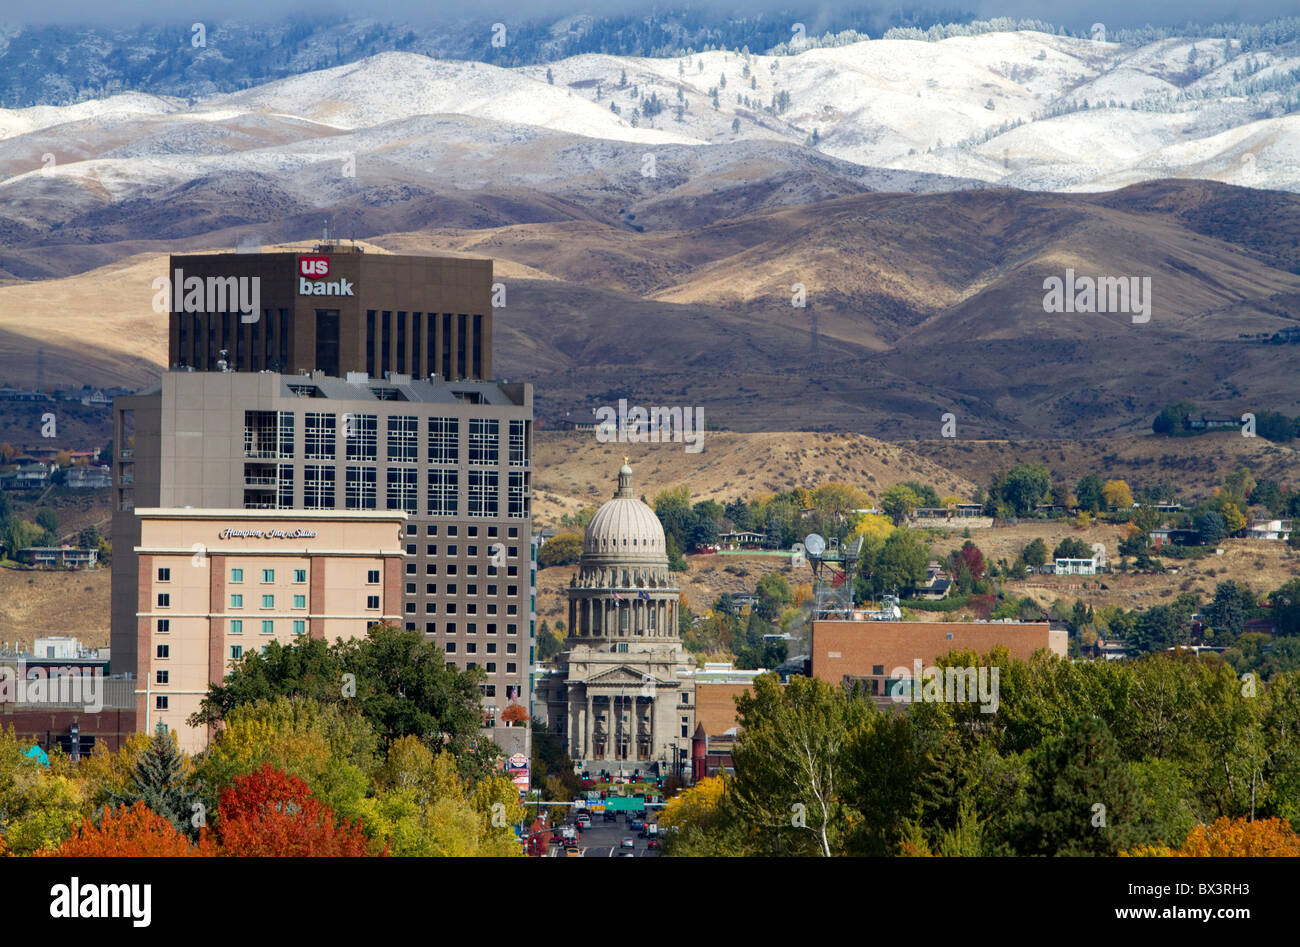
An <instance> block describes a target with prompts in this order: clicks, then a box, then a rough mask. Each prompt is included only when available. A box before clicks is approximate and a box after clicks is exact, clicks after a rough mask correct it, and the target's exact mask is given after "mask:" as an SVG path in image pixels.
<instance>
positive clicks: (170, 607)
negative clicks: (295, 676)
mask: <svg viewBox="0 0 1300 947" xmlns="http://www.w3.org/2000/svg"><path fill="white" fill-rule="evenodd" d="M135 514H136V516H137V517H138V518H139V521H140V543H139V545H138V546H137V547H136V550H135V552H136V557H137V560H138V566H137V568H138V570H139V573H138V574H139V596H138V599H137V601H136V613H137V615H138V616H139V617H138V619H137V625H138V629H137V656H136V668H137V672H136V679H137V680H138V681H139V684H140V686H139V688H137V694H136V719H137V722H138V724H139V725H140V728H141V729H144V730H149V729H150V728H152V727H155V726H157V725H158V724H159V723H160V722H161V723H165V724H166V725H167V726H168V727H169V728H170V729H172V730H175V731H176V732H177V733H178V735H179V738H180V743H181V746H182V748H184V749H186V750H188V751H190V752H195V751H197V750H201V749H202V748H203V747H204V746H206V745H207V742H208V738H209V733H208V732H207V730H206V728H199V729H195V728H192V727H189V726H188V725H187V724H186V722H185V721H186V718H188V717H189V716H190V714H192V713H194V712H195V711H197V710H198V709H199V703H200V701H201V700H202V699H203V695H204V694H206V693H207V690H208V684H209V682H211V681H220V680H221V679H222V678H223V677H224V676H225V672H226V668H227V666H228V664H229V662H231V661H237V660H239V659H240V658H242V657H243V656H244V653H245V652H246V651H251V650H252V649H255V648H261V647H264V646H265V645H266V644H267V643H268V642H271V641H278V642H280V643H281V644H290V643H291V642H293V641H294V640H295V639H297V638H299V637H301V636H304V635H308V636H311V637H313V638H323V639H325V640H326V641H333V640H334V639H336V638H355V637H359V636H361V635H364V634H365V633H366V629H367V628H368V627H369V626H370V625H371V624H373V623H375V622H381V621H382V622H391V623H400V622H401V620H402V589H401V583H402V561H403V559H404V550H403V532H404V529H403V527H404V526H405V524H406V514H405V513H403V512H391V513H390V512H387V511H383V512H381V511H374V512H366V511H333V510H331V511H320V510H301V511H287V510H286V511H275V510H194V509H179V510H178V509H138V510H135Z"/></svg>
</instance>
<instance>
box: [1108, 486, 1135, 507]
mask: <svg viewBox="0 0 1300 947" xmlns="http://www.w3.org/2000/svg"><path fill="white" fill-rule="evenodd" d="M1101 496H1102V499H1103V500H1105V501H1106V506H1107V507H1109V508H1110V509H1112V510H1128V509H1131V508H1132V507H1133V491H1132V490H1130V489H1129V488H1128V483H1127V482H1126V481H1123V480H1107V481H1106V484H1105V486H1103V487H1102V488H1101Z"/></svg>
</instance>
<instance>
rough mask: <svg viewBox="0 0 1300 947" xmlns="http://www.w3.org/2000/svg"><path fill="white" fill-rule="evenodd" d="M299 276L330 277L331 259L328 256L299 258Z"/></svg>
mask: <svg viewBox="0 0 1300 947" xmlns="http://www.w3.org/2000/svg"><path fill="white" fill-rule="evenodd" d="M298 275H299V276H329V275H330V258H329V257H327V256H303V257H299V258H298Z"/></svg>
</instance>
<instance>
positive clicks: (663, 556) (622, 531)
mask: <svg viewBox="0 0 1300 947" xmlns="http://www.w3.org/2000/svg"><path fill="white" fill-rule="evenodd" d="M582 552H583V558H584V559H597V560H603V561H619V562H639V563H645V564H655V565H662V566H667V564H668V547H667V545H666V543H665V542H664V528H663V524H662V523H660V522H659V517H658V516H657V515H656V514H655V511H654V510H652V509H650V507H648V506H647V505H646V504H644V503H642V502H641V500H640V499H638V498H637V497H636V495H635V494H634V493H633V492H632V468H631V467H629V466H628V465H627V464H626V463H624V464H623V466H622V467H621V468H620V469H619V472H618V491H617V492H616V493H615V494H614V498H613V499H612V500H609V501H607V502H606V503H605V504H604V506H602V507H601V508H600V509H599V510H597V511H596V515H595V516H593V517H592V518H591V522H590V523H588V524H587V532H586V533H585V535H584V536H583V539H582Z"/></svg>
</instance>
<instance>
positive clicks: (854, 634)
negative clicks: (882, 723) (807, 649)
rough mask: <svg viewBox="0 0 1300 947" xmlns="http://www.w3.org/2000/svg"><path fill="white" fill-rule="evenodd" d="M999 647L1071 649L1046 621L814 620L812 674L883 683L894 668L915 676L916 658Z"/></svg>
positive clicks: (1026, 651)
mask: <svg viewBox="0 0 1300 947" xmlns="http://www.w3.org/2000/svg"><path fill="white" fill-rule="evenodd" d="M998 645H1001V646H1002V647H1004V648H1006V649H1007V650H1008V651H1010V652H1011V655H1012V656H1013V657H1015V658H1019V659H1020V660H1022V661H1027V660H1028V659H1029V658H1030V656H1031V655H1033V653H1034V652H1035V651H1039V650H1044V649H1046V650H1052V651H1054V652H1055V653H1057V654H1060V655H1062V656H1064V655H1065V652H1066V642H1065V633H1064V632H1053V631H1051V630H1050V629H1049V626H1048V623H1047V622H1045V621H1041V622H959V621H938V622H929V621H815V622H813V627H812V645H811V648H812V674H813V677H819V678H821V679H822V680H823V681H827V682H829V683H832V684H839V683H840V682H841V681H843V680H844V678H845V677H846V676H848V677H862V678H876V679H879V680H881V681H882V682H883V680H884V679H885V678H888V677H889V676H890V674H891V672H892V671H894V669H895V668H908V669H909V674H910V670H911V668H912V667H913V662H914V661H916V660H920V661H921V663H922V665H923V666H927V667H928V666H929V665H931V664H933V663H934V661H935V659H936V658H938V657H939V656H940V655H943V654H947V653H948V652H949V651H974V652H975V653H976V654H981V655H983V654H988V653H989V652H990V651H991V650H993V648H994V647H996V646H998Z"/></svg>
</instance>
